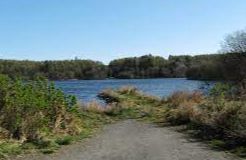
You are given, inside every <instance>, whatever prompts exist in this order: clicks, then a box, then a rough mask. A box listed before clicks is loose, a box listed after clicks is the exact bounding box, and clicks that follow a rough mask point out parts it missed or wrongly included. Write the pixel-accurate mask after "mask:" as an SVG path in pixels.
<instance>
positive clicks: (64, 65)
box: [0, 60, 107, 80]
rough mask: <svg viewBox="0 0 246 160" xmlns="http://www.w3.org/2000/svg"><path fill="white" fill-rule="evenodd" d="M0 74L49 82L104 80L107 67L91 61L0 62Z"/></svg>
mask: <svg viewBox="0 0 246 160" xmlns="http://www.w3.org/2000/svg"><path fill="white" fill-rule="evenodd" d="M0 74H5V75H8V76H9V77H11V78H16V77H21V78H23V79H31V80H32V79H35V77H46V78H48V79H50V80H62V79H104V78H106V77H107V66H105V65H104V64H102V63H101V62H97V61H91V60H64V61H42V62H37V61H16V60H0Z"/></svg>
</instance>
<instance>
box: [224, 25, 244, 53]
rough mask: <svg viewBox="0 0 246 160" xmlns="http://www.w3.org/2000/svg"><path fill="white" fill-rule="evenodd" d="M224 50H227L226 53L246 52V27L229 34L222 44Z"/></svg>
mask: <svg viewBox="0 0 246 160" xmlns="http://www.w3.org/2000/svg"><path fill="white" fill-rule="evenodd" d="M222 52H226V53H228V52H229V53H243V52H246V29H245V30H240V31H237V32H234V33H232V34H230V35H228V36H227V37H226V38H225V40H224V42H223V44H222Z"/></svg>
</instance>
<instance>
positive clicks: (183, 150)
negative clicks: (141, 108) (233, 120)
mask: <svg viewBox="0 0 246 160" xmlns="http://www.w3.org/2000/svg"><path fill="white" fill-rule="evenodd" d="M15 159H17V160H236V158H234V157H231V156H230V155H228V154H226V153H224V152H218V151H213V150H210V149H209V148H207V147H206V145H205V144H203V143H200V142H194V141H193V142H191V141H190V140H188V139H187V138H186V137H185V136H184V134H182V133H179V132H176V131H174V130H173V129H172V128H168V127H163V128H159V127H156V126H153V125H150V124H145V123H141V122H137V121H134V120H127V121H123V122H118V123H115V124H112V125H108V126H106V127H105V128H104V129H103V131H102V132H101V133H100V134H98V135H97V136H95V137H94V138H91V139H89V140H87V141H86V142H80V143H75V144H72V145H69V146H64V147H63V148H61V149H60V150H59V151H58V152H57V153H54V154H51V155H26V156H24V157H19V158H15Z"/></svg>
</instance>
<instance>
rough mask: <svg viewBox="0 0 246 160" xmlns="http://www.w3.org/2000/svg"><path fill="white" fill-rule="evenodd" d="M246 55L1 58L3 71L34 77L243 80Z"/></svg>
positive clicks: (0, 62)
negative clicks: (106, 59)
mask: <svg viewBox="0 0 246 160" xmlns="http://www.w3.org/2000/svg"><path fill="white" fill-rule="evenodd" d="M245 72H246V54H245V53H226V54H210V55H197V56H188V55H184V56H169V58H168V59H165V58H163V57H160V56H152V55H144V56H141V57H129V58H122V59H117V60H113V61H111V62H110V63H109V65H104V64H103V63H101V62H95V61H90V60H65V61H43V62H37V61H15V60H0V74H5V75H8V76H9V77H11V78H15V77H22V78H23V79H34V78H35V77H40V76H41V77H47V78H49V79H51V80H63V79H106V78H117V79H128V78H130V79H131V78H184V77H187V78H188V79H201V80H223V79H229V80H235V79H244V75H246V73H245Z"/></svg>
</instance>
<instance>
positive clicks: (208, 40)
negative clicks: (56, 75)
mask: <svg viewBox="0 0 246 160" xmlns="http://www.w3.org/2000/svg"><path fill="white" fill-rule="evenodd" d="M245 15H246V1H245V0H185V1H182V0H39V1H37V0H1V1H0V58H2V59H3V58H4V59H30V60H54V59H57V60H62V59H73V58H74V57H75V56H77V57H79V58H82V59H95V60H100V61H103V62H105V63H107V62H109V61H110V60H112V59H115V58H120V57H127V56H139V55H143V54H148V53H152V54H154V55H161V56H164V57H168V55H170V54H172V55H179V54H203V53H214V52H216V51H217V50H218V49H219V48H220V43H221V41H222V40H223V38H224V37H225V36H226V35H227V34H228V33H231V32H233V31H235V30H239V29H244V28H245V27H246V18H245Z"/></svg>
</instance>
